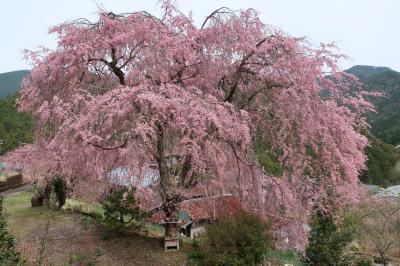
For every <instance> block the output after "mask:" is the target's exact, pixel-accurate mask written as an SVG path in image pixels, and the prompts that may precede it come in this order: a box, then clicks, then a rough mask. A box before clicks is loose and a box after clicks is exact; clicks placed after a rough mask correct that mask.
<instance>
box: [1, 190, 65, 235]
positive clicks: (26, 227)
mask: <svg viewBox="0 0 400 266" xmlns="http://www.w3.org/2000/svg"><path fill="white" fill-rule="evenodd" d="M31 197H32V192H30V191H28V192H19V193H16V194H14V195H11V196H8V197H5V201H4V208H5V210H6V214H7V222H8V228H9V229H10V230H11V232H13V233H14V234H17V235H18V234H22V233H25V232H32V231H34V230H36V229H38V228H39V227H41V226H43V225H44V224H45V223H46V221H47V219H48V218H49V217H50V218H51V220H52V222H54V223H63V222H65V221H66V220H68V219H69V217H68V216H67V215H66V214H65V212H63V211H59V210H51V209H49V208H47V207H44V206H42V207H35V208H32V207H31Z"/></svg>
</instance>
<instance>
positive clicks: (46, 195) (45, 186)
mask: <svg viewBox="0 0 400 266" xmlns="http://www.w3.org/2000/svg"><path fill="white" fill-rule="evenodd" d="M67 191H68V187H67V183H66V182H65V180H64V179H63V178H62V177H59V176H56V177H54V178H48V177H45V178H43V179H40V180H39V181H38V182H37V183H36V185H35V193H36V194H37V195H38V197H39V198H40V199H41V200H42V201H43V202H45V203H48V204H49V205H50V206H51V207H55V208H61V207H62V206H64V204H65V201H66V198H67Z"/></svg>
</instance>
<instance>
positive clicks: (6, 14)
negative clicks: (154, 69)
mask: <svg viewBox="0 0 400 266" xmlns="http://www.w3.org/2000/svg"><path fill="white" fill-rule="evenodd" d="M157 3H158V1H157V0H142V1H139V0H56V1H54V0H0V33H1V39H0V40H1V41H0V58H1V60H0V73H2V72H8V71H13V70H19V69H27V68H30V66H29V64H27V63H26V62H25V61H24V60H23V59H22V51H23V50H24V49H35V48H36V47H38V46H46V47H49V48H55V39H54V38H53V37H52V36H49V35H48V34H47V31H48V29H49V28H50V27H51V26H52V25H56V24H59V23H61V22H64V21H66V20H70V19H76V18H81V17H86V18H90V19H94V18H95V14H96V11H97V6H96V5H101V6H102V7H104V8H105V9H106V10H108V11H112V12H114V13H123V12H131V11H135V10H147V11H149V12H151V13H153V14H159V8H158V6H157ZM177 3H178V7H179V8H180V9H181V10H182V11H183V12H184V13H186V14H187V13H188V12H189V11H190V10H191V11H192V12H193V16H194V19H195V22H196V24H197V25H199V24H201V22H202V21H203V19H204V18H205V17H206V16H207V15H208V14H209V13H211V12H212V11H213V10H215V9H217V8H219V7H221V6H227V7H230V8H231V9H244V8H249V7H251V8H255V9H257V10H258V11H259V12H260V15H261V17H262V19H263V21H264V23H267V24H271V25H274V26H277V27H278V28H280V29H282V30H283V31H285V32H287V33H289V34H291V35H293V36H298V37H299V36H306V37H307V38H308V39H309V40H310V41H311V42H312V43H314V44H319V43H320V42H331V41H335V42H336V43H337V45H338V46H339V47H340V52H341V53H344V54H346V55H348V56H349V57H350V60H349V61H346V62H343V63H342V65H341V66H342V67H343V68H348V67H350V66H352V65H356V64H363V65H375V66H388V67H391V68H392V69H394V70H397V71H400V13H399V12H400V0H335V1H328V0H303V1H300V0H247V1H243V0H198V1H195V0H180V1H177Z"/></svg>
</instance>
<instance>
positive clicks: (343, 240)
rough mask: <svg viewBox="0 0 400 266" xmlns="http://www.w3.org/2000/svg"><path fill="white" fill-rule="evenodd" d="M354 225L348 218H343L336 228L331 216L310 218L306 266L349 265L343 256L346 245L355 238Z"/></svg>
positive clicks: (320, 214)
mask: <svg viewBox="0 0 400 266" xmlns="http://www.w3.org/2000/svg"><path fill="white" fill-rule="evenodd" d="M354 226H355V223H354V221H352V220H351V217H350V216H345V217H344V219H343V222H342V224H341V226H340V227H338V226H337V225H336V223H335V221H334V219H333V217H332V215H324V214H322V213H321V212H317V213H315V214H313V216H312V218H311V232H310V236H309V245H308V247H307V249H306V259H305V264H306V265H315V266H331V265H332V266H336V265H350V264H349V262H348V258H345V257H344V256H343V251H344V249H345V247H346V246H347V244H348V243H349V242H350V241H352V240H353V239H354V238H355V234H356V228H355V227H354Z"/></svg>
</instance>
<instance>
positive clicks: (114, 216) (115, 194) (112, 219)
mask: <svg viewBox="0 0 400 266" xmlns="http://www.w3.org/2000/svg"><path fill="white" fill-rule="evenodd" d="M102 204H103V209H104V219H103V224H104V225H105V226H106V228H107V229H110V230H116V231H120V230H125V229H139V228H141V227H142V225H143V224H142V222H143V219H144V218H146V217H147V216H148V214H147V213H146V212H143V211H141V210H140V208H139V206H138V204H137V201H136V198H135V188H134V187H131V188H127V187H117V188H114V189H112V190H111V191H110V193H109V194H108V195H107V196H106V197H105V199H104V200H103V202H102Z"/></svg>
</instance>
